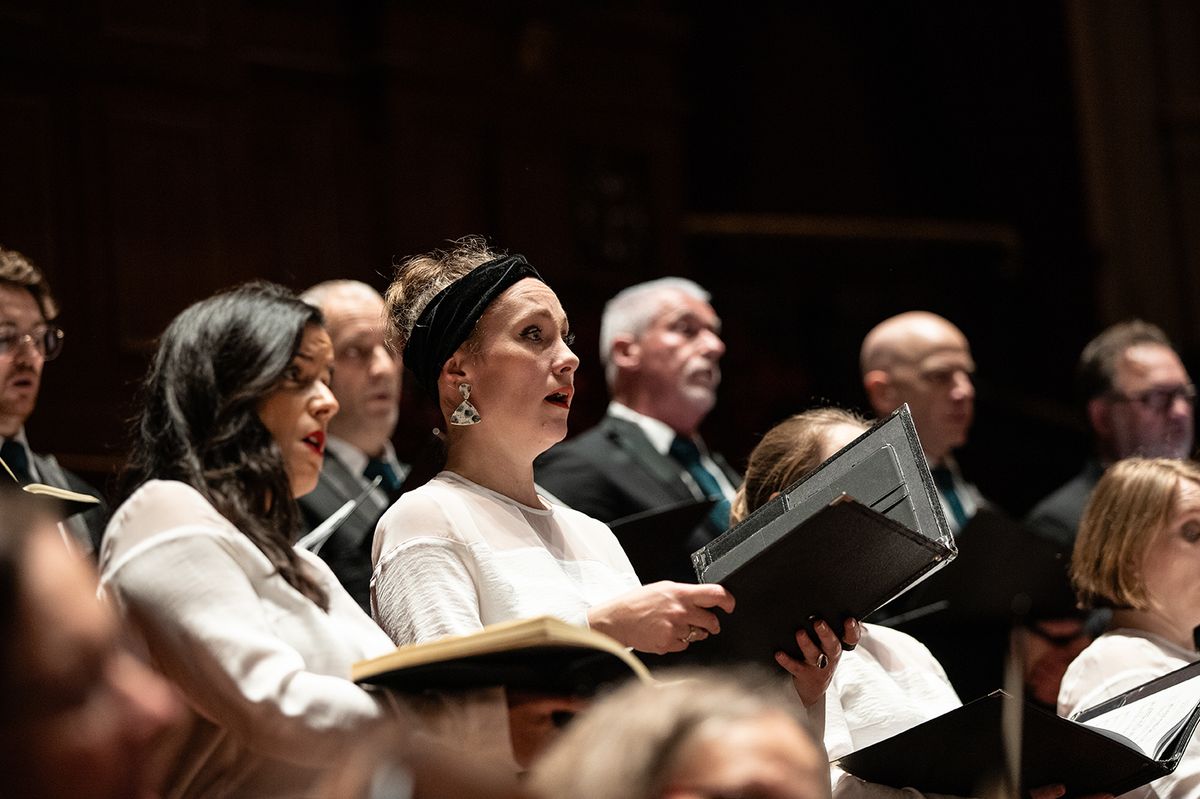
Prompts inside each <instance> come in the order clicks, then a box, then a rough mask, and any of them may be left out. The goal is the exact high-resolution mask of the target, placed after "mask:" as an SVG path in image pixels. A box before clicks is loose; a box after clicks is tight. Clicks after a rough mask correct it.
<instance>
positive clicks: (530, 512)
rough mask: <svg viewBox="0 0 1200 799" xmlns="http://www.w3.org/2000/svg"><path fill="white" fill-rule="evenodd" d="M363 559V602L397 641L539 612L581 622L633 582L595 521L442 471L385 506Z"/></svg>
mask: <svg viewBox="0 0 1200 799" xmlns="http://www.w3.org/2000/svg"><path fill="white" fill-rule="evenodd" d="M372 559H373V560H374V563H375V572H374V575H373V577H372V580H371V607H372V610H373V611H374V614H375V618H376V619H377V620H378V621H379V623H380V625H381V626H382V627H383V629H384V630H385V631H386V632H387V633H388V635H390V636H391V637H392V640H393V641H395V642H396V643H397V644H398V645H399V644H410V643H417V642H421V641H428V640H432V639H435V638H440V637H442V636H444V635H461V634H464V633H470V632H473V631H475V630H478V629H479V628H480V627H482V626H484V625H488V624H495V623H496V622H501V621H510V620H512V619H523V618H529V617H532V616H541V615H551V616H556V617H558V618H560V619H563V620H565V621H568V622H571V623H574V624H579V625H583V626H586V625H587V613H588V610H589V609H591V608H592V607H594V606H595V605H598V604H600V603H603V602H606V601H608V600H610V599H612V598H613V597H615V596H617V595H619V594H623V593H625V592H626V591H630V590H632V589H634V588H637V587H638V586H639V585H640V582H639V581H638V578H637V575H636V574H635V573H634V571H633V566H631V565H630V563H629V558H628V557H627V556H626V555H625V551H624V550H623V549H621V545H620V544H619V543H618V542H617V539H616V536H614V535H613V533H612V531H611V530H609V528H608V527H607V526H606V525H605V524H603V523H602V522H599V521H597V520H595V519H593V518H591V517H590V516H585V515H584V514H582V513H579V512H578V511H575V510H572V509H570V508H565V507H562V506H559V505H549V504H546V505H545V507H541V508H531V507H529V506H527V505H522V504H521V503H519V502H516V501H515V500H512V499H509V498H508V497H506V496H504V495H502V494H499V493H497V492H495V491H492V490H490V489H487V488H484V487H483V486H480V485H477V484H475V483H473V482H471V481H470V480H467V479H466V478H464V477H461V476H459V475H457V474H455V473H453V472H448V471H443V472H442V473H440V474H439V475H437V477H435V478H434V479H433V480H431V481H430V482H428V483H426V484H425V485H423V486H421V487H420V488H418V489H416V490H415V491H410V492H409V493H407V494H405V495H404V496H402V497H400V499H399V500H397V501H396V504H394V505H393V506H392V507H391V508H390V509H388V511H387V513H385V514H384V515H383V518H382V519H380V520H379V526H378V527H377V528H376V531H375V543H374V549H373V552H372Z"/></svg>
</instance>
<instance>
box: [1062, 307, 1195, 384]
mask: <svg viewBox="0 0 1200 799" xmlns="http://www.w3.org/2000/svg"><path fill="white" fill-rule="evenodd" d="M1140 344H1155V345H1158V346H1160V347H1166V348H1167V349H1174V347H1173V346H1172V345H1171V339H1169V338H1168V337H1167V334H1166V333H1164V332H1163V330H1162V328H1161V327H1159V326H1158V325H1152V324H1150V323H1149V322H1143V321H1142V320H1141V319H1130V320H1129V321H1126V322H1118V323H1117V324H1115V325H1113V326H1111V327H1109V328H1106V329H1105V330H1104V331H1103V332H1102V333H1100V335H1098V336H1096V337H1095V338H1094V339H1092V340H1091V341H1089V342H1088V344H1087V346H1086V347H1084V348H1083V352H1082V353H1081V354H1080V356H1079V365H1078V366H1077V367H1076V369H1075V384H1076V390H1077V391H1078V393H1079V396H1080V399H1082V401H1083V402H1084V403H1087V402H1088V401H1089V400H1093V399H1095V398H1096V397H1102V396H1104V395H1105V394H1107V393H1108V392H1110V391H1112V390H1113V380H1114V379H1115V378H1116V374H1117V362H1118V361H1120V360H1121V356H1122V355H1124V354H1125V350H1127V349H1129V348H1130V347H1136V346H1138V345H1140Z"/></svg>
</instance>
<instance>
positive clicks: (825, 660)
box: [817, 652, 829, 669]
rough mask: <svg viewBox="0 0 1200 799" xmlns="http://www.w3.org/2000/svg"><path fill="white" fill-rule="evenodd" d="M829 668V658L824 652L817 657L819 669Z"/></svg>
mask: <svg viewBox="0 0 1200 799" xmlns="http://www.w3.org/2000/svg"><path fill="white" fill-rule="evenodd" d="M828 667H829V656H828V655H826V654H825V653H824V652H822V653H821V654H819V655H817V668H818V669H824V668H828Z"/></svg>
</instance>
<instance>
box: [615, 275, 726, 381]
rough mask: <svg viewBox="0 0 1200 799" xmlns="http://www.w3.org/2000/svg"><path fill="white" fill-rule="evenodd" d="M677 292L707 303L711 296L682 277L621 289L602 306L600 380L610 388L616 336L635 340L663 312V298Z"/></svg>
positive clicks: (659, 279) (665, 278) (691, 281)
mask: <svg viewBox="0 0 1200 799" xmlns="http://www.w3.org/2000/svg"><path fill="white" fill-rule="evenodd" d="M672 291H680V292H683V293H684V294H686V295H687V296H689V297H694V298H695V299H698V300H701V301H703V302H708V301H709V300H711V299H712V295H711V294H709V293H708V292H707V291H705V290H704V288H702V287H701V286H700V284H698V283H696V282H695V281H693V280H688V279H687V278H685V277H660V278H658V279H657V280H648V281H646V282H645V283H638V284H637V285H634V286H630V287H629V288H627V289H622V290H621V291H620V292H618V293H617V295H616V296H615V297H613V298H612V299H611V300H609V301H608V302H607V303H605V304H604V313H603V314H602V315H601V317H600V363H602V364H603V365H604V379H605V380H607V381H608V387H609V388H610V389H611V388H612V387H613V384H614V383H615V382H616V379H617V366H616V364H614V363H613V362H612V347H613V342H614V341H615V340H616V338H617V336H621V335H626V336H633V337H635V338H636V337H638V336H640V335H642V333H644V332H645V331H646V328H648V327H649V326H650V325H651V324H653V322H654V319H655V317H657V316H658V315H659V314H660V313H661V312H662V310H663V308H662V306H663V295H664V294H668V293H670V292H672Z"/></svg>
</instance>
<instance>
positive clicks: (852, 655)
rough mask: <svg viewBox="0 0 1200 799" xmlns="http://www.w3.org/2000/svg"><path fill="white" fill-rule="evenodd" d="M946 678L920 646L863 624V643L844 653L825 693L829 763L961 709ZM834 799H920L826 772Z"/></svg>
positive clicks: (905, 637) (901, 635)
mask: <svg viewBox="0 0 1200 799" xmlns="http://www.w3.org/2000/svg"><path fill="white" fill-rule="evenodd" d="M961 704H962V702H961V701H960V700H959V698H958V694H956V693H955V692H954V688H953V687H951V685H950V680H949V679H947V678H946V672H945V671H943V670H942V666H941V664H940V663H938V662H937V659H936V658H934V656H933V655H932V654H930V652H929V650H928V649H926V648H925V646H924V644H922V643H920V642H919V641H917V639H915V638H913V637H912V636H910V635H908V634H906V633H902V632H900V631H899V630H893V629H891V628H888V627H880V626H878V625H871V624H864V625H863V626H862V638H861V640H860V641H859V644H858V646H857V647H856V648H855V649H854V650H853V651H851V652H844V653H843V654H842V658H841V661H840V662H839V663H838V667H837V670H836V671H835V672H834V673H833V682H832V683H831V684H830V686H829V690H828V691H826V692H825V748H826V750H828V752H829V759H830V760H836V759H837V758H839V757H842V756H844V755H848V754H850V753H851V752H854V751H857V750H859V749H862V748H863V747H865V746H870V745H871V744H873V743H878V742H879V741H882V740H884V739H885V738H890V737H892V736H893V735H897V734H898V733H901V732H904V731H905V730H907V729H909V728H911V727H915V726H916V725H918V724H920V723H922V722H924V721H928V720H929V719H931V718H934V717H935V716H940V715H942V714H943V713H948V712H949V711H951V710H953V709H954V708H956V707H958V706H959V705H961ZM830 780H831V782H832V783H833V795H834V797H835V799H860V798H861V799H892V798H893V797H921V796H926V797H928V799H934V797H936V796H939V795H938V794H922V793H920V792H919V791H916V790H913V789H911V788H905V789H897V788H890V787H888V786H885V785H878V784H875V783H868V782H863V781H862V780H860V779H858V778H857V777H852V776H850V775H849V774H846V773H845V772H844V771H842V770H841V769H839V768H837V767H836V766H835V767H831V772H830Z"/></svg>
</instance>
